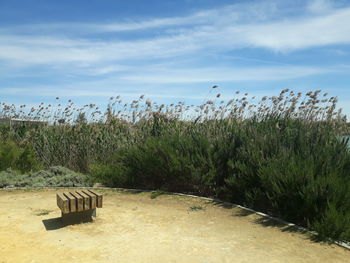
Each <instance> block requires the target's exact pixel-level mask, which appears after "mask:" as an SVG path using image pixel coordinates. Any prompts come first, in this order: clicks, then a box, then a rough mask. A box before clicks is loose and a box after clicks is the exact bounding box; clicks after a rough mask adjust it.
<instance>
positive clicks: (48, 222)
mask: <svg viewBox="0 0 350 263" xmlns="http://www.w3.org/2000/svg"><path fill="white" fill-rule="evenodd" d="M42 222H43V224H44V226H45V229H46V231H51V230H58V229H61V228H64V227H66V226H70V225H78V224H83V223H89V222H93V220H92V218H84V219H80V220H79V222H76V221H67V222H65V221H63V220H62V217H55V218H49V219H44V220H42Z"/></svg>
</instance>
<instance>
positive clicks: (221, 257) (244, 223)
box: [0, 189, 350, 263]
mask: <svg viewBox="0 0 350 263" xmlns="http://www.w3.org/2000/svg"><path fill="white" fill-rule="evenodd" d="M57 191H62V190H54V189H52V190H29V191H28V190H26V191H23V190H12V191H9V190H2V191H0V262H1V263H4V262H6V263H8V262H15V263H20V262H45V263H53V262H84V263H88V262H132V263H136V262H152V263H157V262H162V263H167V262H181V263H190V262H203V263H204V262H220V263H223V262H230V263H232V262H293V263H296V262H350V251H348V250H346V249H344V248H341V247H338V246H336V245H330V244H324V243H317V242H314V241H312V240H311V239H310V236H308V235H306V234H302V233H300V232H297V231H295V230H294V229H292V228H290V227H287V226H284V225H280V224H278V223H276V222H273V221H271V220H266V219H264V218H262V217H260V216H258V215H256V214H252V213H247V212H245V211H244V210H242V209H240V208H237V207H224V206H222V205H219V204H214V203H213V202H211V201H207V200H203V199H198V198H189V197H182V196H174V195H161V196H158V197H157V198H155V199H151V198H150V193H145V192H144V193H138V194H135V193H134V194H132V193H128V192H120V191H119V192H118V191H111V190H108V191H102V190H101V191H100V192H102V193H103V194H104V207H103V208H100V209H98V211H97V218H96V219H95V220H94V221H93V222H91V223H84V224H78V225H69V226H65V225H63V224H62V223H61V221H60V215H61V214H60V210H59V209H58V207H57V205H56V196H55V193H56V192H57Z"/></svg>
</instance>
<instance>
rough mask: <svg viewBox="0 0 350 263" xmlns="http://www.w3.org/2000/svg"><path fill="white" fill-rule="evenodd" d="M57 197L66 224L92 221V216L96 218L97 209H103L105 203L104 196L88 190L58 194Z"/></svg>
mask: <svg viewBox="0 0 350 263" xmlns="http://www.w3.org/2000/svg"><path fill="white" fill-rule="evenodd" d="M56 197H57V206H58V207H59V208H60V209H61V212H62V220H63V221H65V222H66V223H79V222H82V221H91V220H92V218H91V217H92V216H94V217H96V207H98V208H102V203H103V196H102V194H98V193H96V192H95V191H92V190H88V189H86V190H79V191H69V192H65V193H57V195H56Z"/></svg>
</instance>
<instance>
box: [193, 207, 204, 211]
mask: <svg viewBox="0 0 350 263" xmlns="http://www.w3.org/2000/svg"><path fill="white" fill-rule="evenodd" d="M190 210H191V211H201V210H205V208H204V207H203V206H191V207H190Z"/></svg>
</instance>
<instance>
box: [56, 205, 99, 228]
mask: <svg viewBox="0 0 350 263" xmlns="http://www.w3.org/2000/svg"><path fill="white" fill-rule="evenodd" d="M92 217H96V209H91V210H86V211H81V212H73V213H69V214H63V213H62V217H61V219H62V222H63V223H64V224H67V225H70V224H79V223H85V222H91V221H92Z"/></svg>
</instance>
